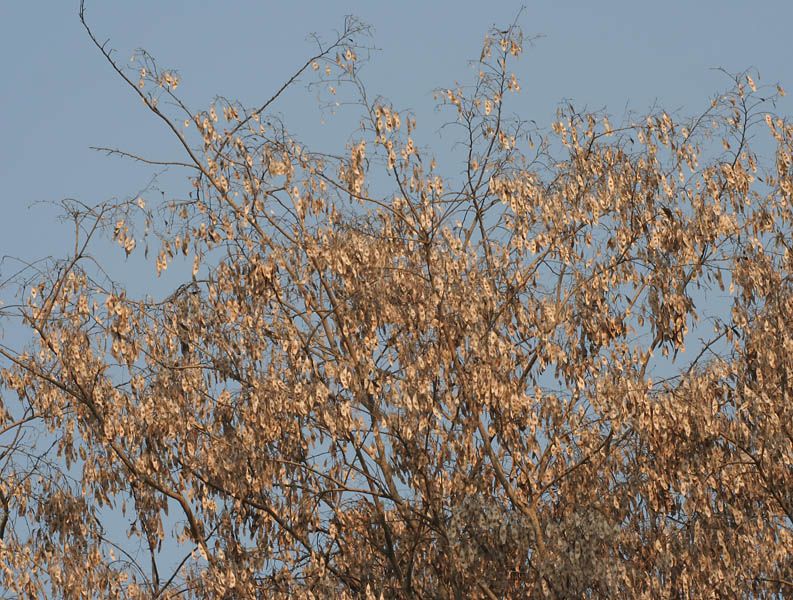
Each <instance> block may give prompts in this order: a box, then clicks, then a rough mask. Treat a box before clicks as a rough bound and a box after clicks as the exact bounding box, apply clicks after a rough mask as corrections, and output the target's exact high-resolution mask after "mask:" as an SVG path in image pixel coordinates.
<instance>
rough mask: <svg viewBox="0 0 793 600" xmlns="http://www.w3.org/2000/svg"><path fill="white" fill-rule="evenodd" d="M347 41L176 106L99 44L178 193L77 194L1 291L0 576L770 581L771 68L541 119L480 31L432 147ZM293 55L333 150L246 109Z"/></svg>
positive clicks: (612, 594)
mask: <svg viewBox="0 0 793 600" xmlns="http://www.w3.org/2000/svg"><path fill="white" fill-rule="evenodd" d="M87 31H88V34H89V36H90V38H91V39H92V40H94V42H96V38H95V37H94V34H93V33H92V32H91V31H90V29H88V28H87ZM364 33H365V29H363V28H362V27H361V26H360V25H359V24H358V23H356V22H354V21H350V22H349V23H348V27H347V29H346V30H345V31H343V32H342V34H341V35H340V36H339V37H338V39H337V40H336V41H335V42H334V43H330V44H328V45H327V46H323V47H322V48H321V50H320V51H319V52H318V54H317V55H316V56H315V57H313V58H311V59H309V60H308V62H306V64H305V66H304V67H303V68H302V69H301V70H300V71H298V72H297V73H296V76H295V77H294V78H293V79H292V80H290V81H289V82H288V84H287V86H285V87H284V88H281V90H280V91H279V92H277V93H276V94H275V95H274V96H273V98H271V99H270V100H269V101H268V102H267V103H265V104H264V105H263V106H261V107H258V108H256V109H245V108H244V107H242V106H240V105H238V104H235V103H230V102H227V101H225V100H218V101H217V102H216V104H215V105H213V106H212V107H210V108H209V109H208V110H206V111H199V112H193V111H191V110H190V109H188V107H187V106H186V104H185V103H183V101H181V100H180V99H179V98H178V96H177V95H176V92H175V90H176V87H177V85H178V77H177V75H176V74H175V73H173V72H171V71H164V70H160V69H159V68H158V67H157V65H156V64H155V63H154V62H153V61H152V59H151V58H150V57H148V56H147V55H141V56H140V57H139V58H140V61H141V63H140V65H139V67H136V69H139V71H137V70H136V71H135V74H134V75H130V72H129V71H127V70H125V68H123V67H121V66H119V65H118V64H117V63H114V62H113V60H114V59H113V56H112V55H111V54H110V53H109V50H108V49H107V48H106V47H105V46H102V45H101V44H99V43H97V46H98V47H99V48H100V50H101V51H102V52H103V53H104V54H105V56H106V58H107V59H108V61H109V62H110V64H111V65H112V66H113V67H114V68H115V70H116V72H117V74H118V75H119V76H120V77H121V78H122V79H123V80H124V81H126V83H127V84H129V86H130V89H132V90H134V91H135V93H137V94H139V95H140V98H141V99H142V100H143V102H145V104H146V106H147V107H148V109H149V110H150V112H151V113H153V115H155V117H157V118H159V119H160V120H161V121H162V123H163V124H164V126H165V127H166V128H168V129H169V130H170V131H171V132H172V134H173V135H174V136H175V137H176V139H177V140H178V141H179V142H180V143H181V146H182V147H183V149H184V158H183V159H181V160H180V161H173V162H172V163H170V164H171V165H172V166H173V168H174V169H178V168H183V169H185V171H186V173H187V174H188V176H189V181H190V183H191V185H192V186H193V187H192V189H193V192H192V193H191V195H190V198H189V199H186V200H181V201H174V202H171V203H169V204H168V205H167V206H163V207H160V209H161V210H157V207H156V206H152V207H149V205H148V204H147V202H146V200H147V199H145V198H141V199H136V200H134V201H130V202H119V203H116V204H103V205H101V206H97V207H82V206H78V205H71V209H70V210H71V211H72V212H71V213H70V214H71V216H72V218H73V219H74V221H75V223H76V225H77V232H78V236H77V240H76V243H75V246H74V248H75V249H74V252H73V254H72V255H71V256H70V257H69V258H68V259H67V260H65V261H63V262H58V263H57V264H55V265H54V266H53V268H52V269H51V270H49V271H47V272H45V273H44V274H43V275H41V274H40V275H39V276H38V277H37V279H36V280H35V281H31V282H28V284H26V287H25V289H24V290H23V292H24V300H23V304H22V305H21V308H20V309H19V311H20V312H19V314H20V315H21V316H22V317H23V319H24V323H25V326H26V327H27V328H28V329H29V331H30V332H31V334H32V335H33V338H34V339H33V341H32V342H31V345H30V346H29V347H27V348H26V349H25V350H24V351H15V350H13V349H11V348H9V347H6V346H3V347H2V348H0V352H1V353H2V355H3V357H4V360H5V361H6V362H5V365H4V370H3V371H2V383H3V386H4V388H3V396H2V398H0V472H2V478H0V590H5V594H4V597H31V598H35V597H44V596H53V595H54V596H58V597H65V598H82V597H102V598H105V597H121V598H151V597H157V598H172V597H189V598H256V597H262V598H264V597H267V598H270V597H273V598H280V597H283V598H286V597H314V598H326V597H333V598H468V597H482V598H510V597H514V598H518V597H520V598H523V597H531V598H534V597H536V598H545V597H548V598H621V597H637V598H639V597H646V598H658V597H698V598H699V597H727V598H735V597H774V596H782V595H785V594H790V593H793V555H792V554H791V548H793V531H792V530H791V527H793V521H792V519H793V426H792V425H791V423H793V401H792V398H791V390H792V389H793V388H792V387H791V380H792V379H793V327H792V326H793V279H792V275H791V274H793V252H792V251H791V243H792V242H791V239H793V238H791V224H792V223H793V174H792V173H791V165H792V162H793V126H791V125H790V124H789V123H788V122H787V121H785V120H783V119H780V118H778V117H777V116H775V115H773V114H772V113H769V112H768V111H769V110H771V109H772V107H773V102H774V99H775V98H776V97H777V96H778V95H779V94H783V92H782V90H781V88H777V89H776V90H773V89H772V90H768V89H764V88H762V89H760V90H759V91H758V89H757V87H756V84H755V82H754V80H753V79H752V78H751V77H750V76H747V75H746V74H742V75H739V76H736V77H735V78H734V80H733V83H734V87H733V88H732V89H731V90H730V91H729V92H728V93H725V94H721V95H719V96H717V97H716V98H715V99H714V100H713V102H712V104H711V105H710V107H709V108H708V109H707V110H706V111H705V112H704V113H702V114H701V115H700V116H699V117H698V118H696V119H692V120H690V121H688V120H685V119H678V118H673V117H672V116H671V115H669V114H667V113H665V112H658V113H654V114H651V115H649V116H647V117H646V118H645V117H643V118H641V119H635V118H633V119H631V118H628V117H626V119H625V121H624V122H623V123H622V124H620V125H611V124H610V123H609V121H608V119H607V118H605V116H604V115H601V114H580V113H579V112H576V110H575V109H574V108H573V107H571V106H568V107H565V108H564V109H562V110H560V111H559V116H558V120H557V121H556V122H555V123H554V124H553V127H552V131H549V132H548V133H547V134H543V133H542V132H539V131H536V130H532V129H527V124H526V122H522V121H520V120H515V119H511V118H510V119H508V118H506V116H505V115H506V114H507V112H506V110H507V109H506V108H505V104H507V103H508V102H510V101H511V99H510V97H511V96H513V95H514V94H515V93H517V92H518V91H519V89H520V85H519V83H518V81H517V79H516V78H515V77H514V75H512V73H511V70H510V63H511V61H512V60H513V59H514V58H515V57H516V56H517V55H519V54H520V53H521V50H522V45H523V43H524V42H523V39H522V37H521V34H520V32H519V30H518V29H517V28H516V27H515V26H513V27H510V28H509V29H507V30H506V31H496V30H494V31H492V32H491V33H490V35H488V36H487V38H486V41H485V46H484V50H483V52H482V55H481V59H480V60H479V61H478V62H477V63H476V67H477V72H476V77H475V80H474V82H473V84H472V85H471V86H469V87H459V88H455V89H448V90H442V91H441V92H440V93H439V98H440V99H441V103H442V104H444V105H446V106H448V107H449V108H450V110H451V115H452V116H451V118H452V119H453V123H452V126H454V127H457V128H458V130H459V132H460V135H459V137H458V142H459V143H458V145H457V146H456V149H457V154H455V156H458V157H459V156H462V161H461V162H457V163H455V162H453V160H454V159H451V158H450V159H449V162H450V164H448V165H447V166H446V169H447V170H445V171H444V170H443V168H442V166H441V165H440V164H436V161H435V160H434V158H433V156H434V155H433V150H432V149H430V148H425V147H423V146H421V145H420V144H419V142H418V141H417V139H418V131H417V130H416V123H415V120H414V118H413V116H411V115H409V114H403V113H401V112H399V111H398V110H397V109H396V108H395V107H393V106H391V105H390V104H388V103H387V102H385V101H383V100H381V99H377V100H370V99H368V97H367V95H366V91H365V88H364V87H363V85H362V83H361V81H360V80H359V79H358V56H357V55H358V54H359V53H362V52H363V48H362V47H361V46H360V45H359V40H361V38H360V36H361V35H363V34H364ZM298 77H315V78H316V79H315V80H314V81H315V82H316V85H321V86H323V87H324V89H328V88H327V86H328V85H331V86H333V87H334V89H332V90H331V91H332V92H335V91H336V90H335V88H336V87H338V88H339V90H342V89H346V90H353V91H355V93H356V94H357V95H358V100H359V106H360V107H361V117H362V127H361V129H360V130H359V131H357V132H356V133H355V134H354V136H353V138H352V139H353V140H354V141H353V142H352V143H350V144H349V145H348V147H347V149H346V150H345V151H343V152H342V154H340V155H338V156H333V155H328V154H317V153H312V152H311V151H310V150H309V149H307V148H305V147H303V146H302V145H301V144H300V143H298V141H297V140H295V139H294V137H292V136H291V135H290V134H289V132H288V130H287V129H286V127H285V126H283V125H281V124H280V122H279V121H278V120H277V119H276V117H275V116H274V115H273V114H271V111H272V110H273V103H274V101H275V100H276V99H277V98H278V97H279V96H280V95H281V93H282V92H283V90H284V89H286V88H287V87H289V85H294V83H295V82H296V81H298ZM345 86H346V87H345ZM513 102H514V101H513ZM766 133H768V134H770V135H768V136H766ZM752 138H756V139H758V140H760V141H759V142H758V143H764V144H766V147H767V148H770V149H771V150H770V152H771V155H769V156H767V157H766V158H765V159H761V158H759V157H758V155H757V154H755V152H753V151H752V149H751V148H750V147H749V141H750V140H752ZM461 148H462V149H463V152H462V154H459V151H460V149H461ZM117 152H118V153H121V154H124V153H123V152H121V151H117ZM437 152H440V150H439V149H436V155H437ZM447 155H449V153H447ZM133 158H135V157H133ZM138 158H142V157H138ZM105 230H107V231H109V232H110V233H111V234H112V236H113V238H114V239H115V240H117V241H118V243H119V244H120V245H121V246H123V248H124V249H125V250H126V252H127V253H132V252H135V253H137V252H140V250H136V249H135V247H136V244H137V246H138V247H139V248H140V247H141V246H142V243H141V241H142V240H145V241H146V243H147V244H149V243H150V242H152V241H153V240H154V241H156V240H157V239H158V237H159V239H160V240H161V243H162V246H161V251H160V253H159V255H158V256H157V257H156V268H157V270H158V272H159V271H162V270H164V269H166V268H167V267H168V266H169V264H171V261H172V260H173V259H174V257H175V256H176V255H179V254H183V255H185V256H190V257H193V259H194V265H195V267H194V269H193V278H192V280H190V279H189V275H188V281H187V282H185V284H184V285H183V286H181V287H180V288H179V289H177V291H176V292H175V293H173V294H171V295H170V296H168V297H167V298H164V299H161V300H155V299H152V298H150V297H141V298H135V297H132V296H131V295H130V294H129V293H127V292H125V289H124V287H123V286H121V285H120V284H115V283H111V282H108V281H107V280H106V279H104V278H102V277H101V273H102V272H101V269H99V268H98V266H97V265H99V266H101V261H98V259H96V257H93V258H92V255H91V249H92V247H93V243H94V242H92V241H91V239H92V237H93V236H95V234H97V232H101V231H105ZM10 310H11V309H10V308H9V309H7V312H6V315H7V318H11V312H10ZM121 515H123V517H122V516H121ZM119 522H123V523H127V524H128V525H129V528H128V529H127V530H124V531H119V530H118V529H119V528H118V527H117V524H118V523H119ZM114 523H115V524H116V525H115V526H114V525H113V524H114Z"/></svg>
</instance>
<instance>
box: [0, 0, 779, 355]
mask: <svg viewBox="0 0 793 600" xmlns="http://www.w3.org/2000/svg"><path fill="white" fill-rule="evenodd" d="M525 5H526V6H525V10H524V11H523V12H522V15H521V18H520V21H519V23H520V24H521V26H522V27H523V29H524V32H525V34H526V35H527V36H529V37H531V36H534V35H541V36H543V37H542V38H540V39H538V40H537V41H536V43H535V44H534V46H533V47H532V48H527V51H526V53H525V54H524V55H523V56H522V57H521V59H520V62H519V63H518V65H517V68H516V71H517V74H518V76H519V79H520V81H521V85H522V92H521V95H520V96H519V97H518V98H517V99H516V100H515V101H513V103H512V109H513V110H514V111H515V112H516V113H518V114H519V115H521V116H522V117H524V118H526V119H534V120H535V121H536V122H537V124H538V125H539V126H540V127H547V126H548V125H549V124H550V122H551V120H552V119H553V116H554V114H555V110H556V107H557V106H558V104H559V103H560V102H561V101H563V100H570V101H572V102H573V103H574V104H575V105H576V106H577V107H579V108H584V107H588V108H589V109H593V110H599V109H602V108H606V109H607V110H608V111H609V112H610V113H611V114H613V115H616V116H617V118H619V117H620V116H622V115H623V114H624V113H625V111H626V109H628V108H629V109H632V110H634V111H636V112H638V113H642V112H646V111H648V110H649V109H650V108H651V107H652V106H653V105H657V106H662V107H664V108H666V109H667V110H668V111H670V112H673V111H676V112H677V113H678V114H679V115H681V116H685V115H693V114H696V113H699V112H700V111H701V110H703V109H704V108H705V107H706V106H707V104H708V103H709V99H710V97H712V95H713V94H715V93H717V92H719V91H721V90H723V89H724V88H726V87H728V86H729V81H728V80H727V78H726V77H725V76H724V75H723V74H720V73H718V72H717V71H715V70H714V68H715V67H723V68H724V69H726V70H728V71H732V72H738V71H743V70H745V69H748V68H754V69H757V70H758V71H759V72H760V74H761V76H762V81H761V83H775V82H779V83H781V84H782V85H783V87H786V88H788V89H789V90H790V91H791V92H793V66H791V60H790V55H791V52H790V50H791V43H790V35H791V34H790V26H791V23H793V0H755V1H754V2H747V1H736V0H688V1H682V0H664V1H660V0H656V1H654V2H648V1H646V0H644V1H642V0H639V1H637V0H631V1H628V0H597V1H592V0H578V1H575V2H573V1H566V2H565V1H560V0H555V1H553V0H534V1H530V0H529V1H527V2H526V3H525ZM520 7H521V3H519V2H498V1H492V0H491V1H489V2H476V3H474V2H470V1H468V0H454V1H452V0H444V1H443V2H440V1H430V0H424V1H418V0H399V1H395V2H389V3H385V2H379V1H374V0H370V1H368V2H365V1H362V0H355V1H352V0H349V1H346V2H337V1H329V0H323V1H313V2H308V1H301V0H280V1H277V2H276V1H265V0H224V1H215V2H209V1H206V0H191V1H187V0H181V1H176V0H135V1H134V2H133V1H127V2H120V1H101V0H88V19H89V22H90V23H91V24H92V26H93V28H94V30H95V33H96V34H97V36H98V37H99V38H100V39H102V40H104V39H109V40H110V42H109V43H110V45H111V46H112V47H113V48H115V49H116V50H117V52H118V54H117V57H118V58H119V59H120V61H121V62H126V60H127V59H128V58H129V57H130V55H131V54H132V52H133V51H134V50H135V49H136V48H138V47H143V48H145V49H147V50H148V51H149V52H150V53H152V54H153V55H154V56H155V57H156V58H157V59H158V62H159V63H160V64H161V65H162V66H167V67H172V68H176V69H178V70H179V72H180V74H181V75H182V78H183V82H182V85H181V86H180V88H179V91H180V92H181V93H182V95H183V97H184V98H185V99H186V100H187V102H188V104H189V105H190V106H191V107H193V108H194V109H203V108H205V107H206V106H207V105H208V103H209V102H210V101H211V100H212V98H213V97H215V96H216V95H223V96H226V97H228V98H230V99H237V100H240V101H241V102H242V103H243V104H246V105H249V106H250V105H255V104H258V103H259V102H260V101H261V100H262V99H265V98H268V97H269V96H270V95H271V94H272V92H273V91H274V90H275V89H277V88H278V87H279V86H280V85H281V83H282V82H283V81H284V80H285V79H286V78H287V77H288V76H289V75H290V74H291V72H292V71H293V70H294V69H295V68H296V67H298V66H299V65H300V64H302V62H303V61H304V60H305V58H307V57H308V56H309V53H310V52H311V50H312V49H313V47H312V44H311V42H310V40H309V39H308V34H309V33H311V32H317V33H319V34H320V35H325V36H326V37H330V36H331V35H332V33H333V31H334V30H335V29H338V28H341V26H342V24H343V20H344V16H345V15H346V14H354V15H357V16H358V17H360V18H361V19H362V20H364V21H366V22H367V23H369V24H370V25H372V26H373V28H374V37H373V39H372V41H373V44H374V45H375V46H377V47H378V48H379V49H380V50H379V51H378V52H377V53H375V54H374V55H373V56H372V58H371V62H370V63H369V65H368V67H367V68H366V72H365V74H364V79H365V80H366V82H367V84H368V89H369V92H370V94H371V95H373V96H376V95H382V96H384V97H387V98H389V99H390V100H392V102H393V103H394V105H395V106H396V107H397V108H400V109H412V110H413V111H414V112H415V113H416V115H417V116H418V121H419V127H420V129H421V128H422V125H424V126H425V129H424V130H423V137H422V141H423V142H424V143H425V144H426V143H431V142H433V136H434V135H437V134H436V131H437V128H438V125H439V124H440V123H441V122H442V117H440V116H439V115H438V114H437V113H435V112H434V106H435V102H434V100H433V97H432V90H433V89H435V88H437V87H441V86H445V85H452V84H453V83H454V82H455V80H459V81H467V80H470V77H471V76H472V72H471V70H470V69H469V68H468V67H467V61H468V60H469V59H472V58H476V57H478V56H479V52H480V49H481V42H482V39H483V36H484V34H485V32H486V31H487V29H488V28H489V27H490V26H491V25H493V24H498V25H503V24H508V23H510V22H511V21H512V20H513V19H514V17H515V16H516V14H517V13H518V11H519V10H520ZM77 8H78V0H0V57H1V58H0V61H1V64H2V77H0V208H2V212H0V256H17V257H24V258H26V259H36V258H41V257H44V256H48V255H53V256H57V257H63V256H64V255H66V254H68V253H69V252H70V250H71V243H72V231H71V229H69V228H68V227H67V226H66V225H65V224H63V223H59V222H58V221H57V220H56V217H57V215H58V210H57V209H56V208H54V207H53V205H52V204H47V203H49V202H56V201H58V200H60V199H62V198H76V199H79V200H81V201H83V202H86V203H88V204H95V203H98V202H101V201H103V200H106V199H109V198H112V197H119V198H125V197H128V196H135V195H137V192H138V190H140V189H142V188H143V187H145V186H146V184H147V182H148V181H149V179H150V177H151V175H152V174H153V172H154V171H153V169H152V168H151V167H148V166H142V165H139V164H135V163H132V162H129V161H126V160H119V159H116V158H110V157H106V156H105V155H103V154H101V153H98V152H95V151H92V150H90V149H89V147H90V146H112V147H119V148H122V149H125V150H128V151H130V152H135V153H140V154H143V155H145V156H147V157H150V158H153V159H163V160H167V159H177V160H178V159H181V156H180V154H179V149H178V148H177V147H176V145H175V143H174V141H173V139H172V138H170V137H169V136H168V135H166V133H165V132H164V131H163V128H162V125H161V123H159V122H157V121H156V120H155V119H154V118H153V117H152V115H150V114H149V113H148V112H147V110H146V109H145V108H144V107H143V106H142V104H141V102H140V100H138V99H137V98H136V97H135V96H134V95H133V94H132V93H131V91H130V90H129V89H128V88H127V87H126V86H125V84H123V82H121V81H120V79H119V78H118V76H117V75H116V74H115V73H113V72H112V71H111V69H110V68H109V66H108V65H107V64H106V62H105V61H104V59H103V58H102V56H101V55H100V54H99V53H98V52H97V50H96V49H95V48H94V47H93V46H92V44H91V43H90V40H89V39H88V37H87V36H86V34H85V32H84V31H83V29H82V27H81V25H80V22H79V20H78V17H77ZM791 97H793V94H791V95H789V96H787V97H786V98H785V99H784V100H785V101H784V102H783V103H782V104H780V105H779V106H778V110H779V111H780V112H782V113H787V114H793V110H791V106H792V103H791V100H790V98H791ZM275 110H277V111H281V112H282V113H283V115H284V117H285V119H286V122H287V125H288V126H289V127H290V129H291V130H292V131H293V132H295V133H297V135H298V136H299V137H300V138H301V139H304V140H306V141H307V142H309V143H310V146H311V147H313V148H315V149H321V150H330V151H340V150H342V149H343V147H344V144H345V143H346V141H347V139H346V137H342V138H339V137H338V128H335V127H334V126H333V124H332V123H329V124H326V125H323V124H322V115H321V114H320V113H319V112H318V111H317V110H316V106H315V102H314V100H313V97H312V95H311V94H309V93H305V89H304V88H303V87H300V86H298V87H297V88H295V90H294V91H293V92H292V93H291V94H289V95H287V96H286V97H285V98H284V99H283V102H281V103H280V104H278V105H276V106H275ZM447 145H448V144H447V141H446V140H440V141H439V143H438V145H437V148H438V154H439V155H440V158H441V159H442V149H443V148H446V147H447ZM440 162H441V165H442V160H441V161H440ZM456 171H457V167H456V166H452V167H451V168H447V172H449V173H455V172H456ZM161 187H162V189H163V191H164V192H165V197H166V198H168V197H172V196H174V195H180V194H184V192H185V189H186V188H185V185H184V180H183V179H182V178H181V176H180V174H179V173H175V174H170V175H166V176H164V177H163V178H162V182H161ZM153 199H156V194H155V197H154V198H153ZM149 200H150V201H151V200H152V198H149ZM41 201H44V204H35V205H34V206H33V207H32V208H30V207H31V205H32V204H34V203H39V202H41ZM103 258H104V259H105V260H106V261H109V263H110V265H111V267H113V269H112V273H113V274H114V275H115V276H117V277H119V278H123V279H126V280H127V282H128V283H129V284H130V285H132V287H133V289H136V290H137V291H143V290H152V287H153V286H154V287H155V288H156V287H157V286H160V289H163V288H162V286H167V285H170V284H164V283H163V282H158V283H156V284H154V283H153V282H152V279H153V276H154V270H153V267H152V268H143V267H142V266H141V265H140V263H139V262H138V263H135V261H134V259H133V260H132V261H131V263H132V264H131V263H125V262H124V260H123V252H122V251H121V249H117V250H116V252H115V254H112V255H106V256H103ZM13 267H14V264H13V263H9V262H8V261H6V262H5V263H4V264H2V265H0V280H2V279H4V278H5V277H6V276H8V275H9V274H10V271H12V270H13ZM165 289H167V287H166V288H165ZM0 297H2V294H0ZM5 333H6V334H9V333H12V332H9V331H6V332H5ZM12 337H13V336H12ZM4 341H5V342H8V335H7V337H6V339H5V340H4Z"/></svg>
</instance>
